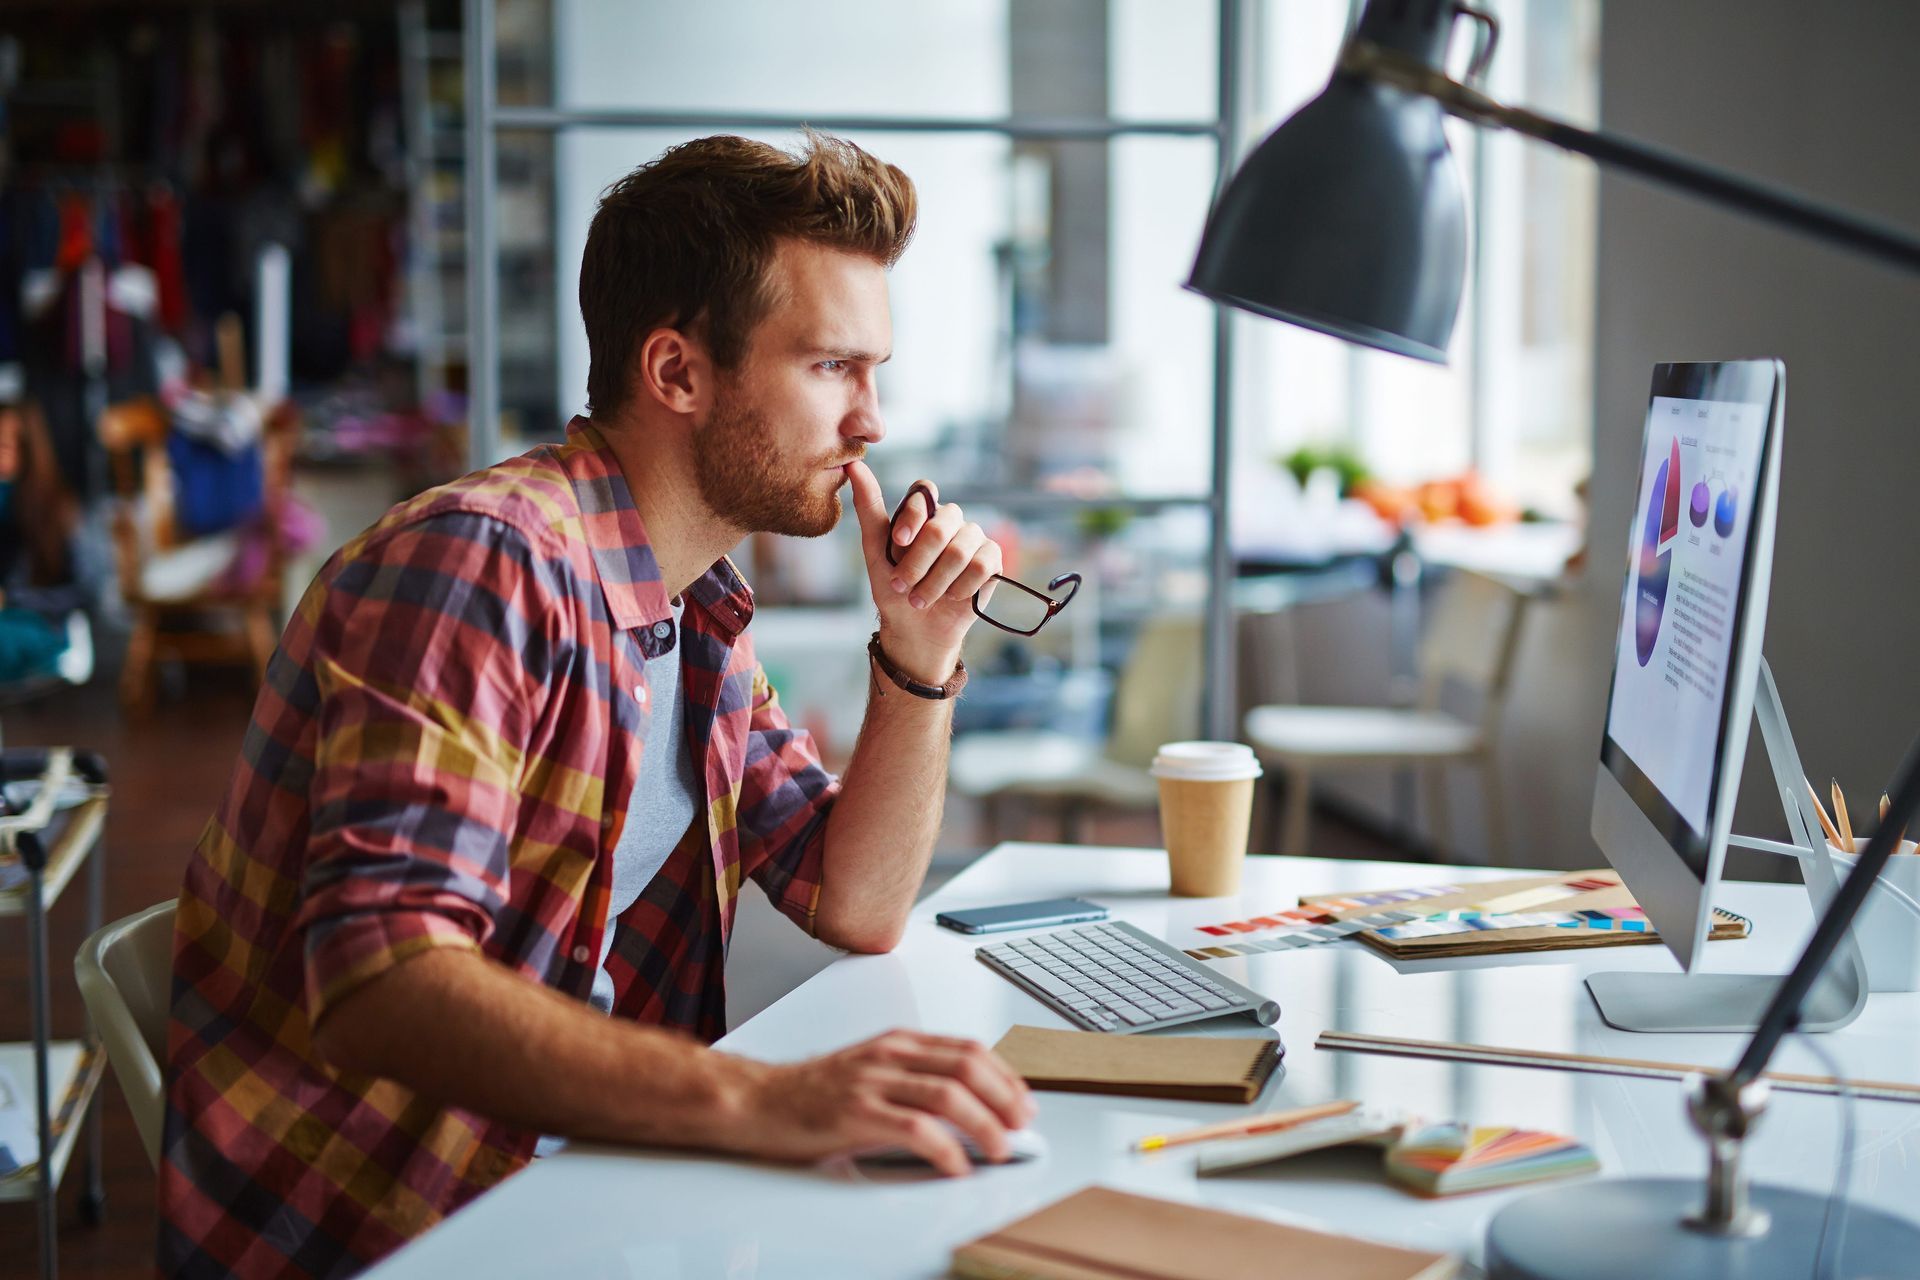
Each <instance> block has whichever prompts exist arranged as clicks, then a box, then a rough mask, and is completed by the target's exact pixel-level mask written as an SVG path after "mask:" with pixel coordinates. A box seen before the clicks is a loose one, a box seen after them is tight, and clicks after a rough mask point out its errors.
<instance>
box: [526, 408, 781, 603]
mask: <svg viewBox="0 0 1920 1280" xmlns="http://www.w3.org/2000/svg"><path fill="white" fill-rule="evenodd" d="M560 460H561V465H562V466H563V467H565V469H566V472H567V478H568V479H569V480H570V481H571V482H572V484H573V493H574V500H575V502H576V503H577V504H578V505H579V508H580V528H581V532H582V534H583V536H584V537H585V540H586V543H587V547H588V549H589V550H590V551H591V552H592V553H593V563H594V568H595V569H596V570H597V571H598V572H599V576H600V586H601V589H602V590H603V591H605V593H606V597H607V616H608V617H609V618H610V619H611V620H612V622H613V625H614V626H616V627H619V628H621V629H622V630H632V629H633V628H635V627H643V626H650V625H652V624H653V623H655V622H659V621H662V620H665V619H670V618H671V617H672V616H673V607H672V602H671V601H670V600H669V599H668V596H667V587H666V583H665V582H664V581H663V580H662V577H661V574H660V562H659V561H658V560H656V559H654V555H653V543H652V542H651V541H650V540H649V539H648V538H647V527H646V525H645V524H644V523H642V521H641V519H640V511H639V509H638V508H637V507H635V506H634V505H633V492H632V490H630V489H628V488H627V478H626V476H625V475H624V474H623V473H622V472H621V470H620V463H619V461H618V460H617V459H616V458H615V457H614V456H613V450H612V449H611V448H609V447H608V445H607V441H606V437H604V436H603V435H601V434H600V429H599V428H598V427H596V426H594V425H593V422H592V420H591V419H589V418H583V417H575V418H574V419H573V421H571V422H569V423H568V424H567V444H566V447H565V448H564V449H562V450H560ZM687 596H688V597H689V598H690V599H692V601H693V602H694V603H695V604H698V605H699V606H700V607H701V609H702V610H704V611H705V612H706V614H707V615H708V616H709V617H711V618H712V619H713V621H714V622H715V623H716V624H717V625H718V626H719V627H720V629H721V630H722V631H724V632H726V633H727V634H728V635H729V636H732V635H738V634H739V633H740V631H741V630H742V629H744V628H745V627H746V625H747V623H748V621H749V620H751V619H752V617H753V592H752V590H751V589H750V588H749V587H748V586H747V582H746V579H745V578H742V577H741V576H740V571H739V570H738V569H736V568H735V567H734V565H733V561H732V560H730V559H728V558H727V557H725V556H722V557H721V558H720V559H718V560H716V561H714V563H713V565H712V567H710V568H709V569H708V570H707V571H706V572H705V573H703V574H701V575H700V577H699V578H698V579H696V580H695V581H694V583H693V585H692V586H690V587H688V588H687Z"/></svg>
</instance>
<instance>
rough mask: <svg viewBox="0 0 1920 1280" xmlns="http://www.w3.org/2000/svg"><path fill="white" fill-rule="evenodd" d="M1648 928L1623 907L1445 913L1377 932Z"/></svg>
mask: <svg viewBox="0 0 1920 1280" xmlns="http://www.w3.org/2000/svg"><path fill="white" fill-rule="evenodd" d="M1652 927H1653V926H1652V925H1651V924H1650V923H1649V922H1648V921H1647V918H1646V916H1645V914H1644V913H1642V912H1641V911H1640V909H1639V908H1638V907H1627V908H1618V909H1616V910H1614V911H1536V912H1531V913H1529V912H1510V913H1507V914H1504V915H1487V914H1485V913H1483V912H1478V911H1449V912H1445V913H1443V914H1441V915H1438V916H1433V917H1430V918H1427V919H1424V920H1412V921H1407V922H1405V923H1402V924H1397V925H1389V926H1387V927H1385V928H1382V929H1381V930H1380V931H1379V932H1380V936H1381V937H1383V938H1388V939H1392V940H1394V941H1399V940H1400V939H1403V938H1434V937H1439V936H1440V935H1442V934H1448V933H1475V932H1487V931H1490V930H1494V929H1547V928H1553V929H1600V930H1616V931H1618V932H1621V933H1645V932H1647V931H1648V930H1650V929H1652Z"/></svg>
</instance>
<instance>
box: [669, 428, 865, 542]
mask: <svg viewBox="0 0 1920 1280" xmlns="http://www.w3.org/2000/svg"><path fill="white" fill-rule="evenodd" d="M774 436H775V431H774V429H773V427H772V426H771V425H770V424H769V423H768V422H767V419H766V417H765V416H764V415H763V414H760V413H756V412H755V411H754V410H752V409H750V408H748V407H747V406H745V405H743V404H741V403H739V402H738V401H737V400H736V399H735V398H734V397H732V396H730V395H727V394H724V393H723V394H722V395H721V396H720V398H719V400H718V402H717V403H716V404H715V405H714V410H713V420H712V421H711V422H709V423H708V424H707V428H706V430H705V431H703V432H701V435H700V442H699V446H698V447H697V448H696V449H695V450H694V477H695V479H696V481H697V482H698V483H699V486H700V497H701V498H702V500H704V501H705V502H706V504H707V507H708V509H709V510H711V511H712V512H713V513H714V514H715V515H717V516H719V517H720V518H721V519H723V520H725V521H726V522H727V523H728V524H731V525H733V526H734V527H735V528H738V529H744V530H746V531H747V532H748V533H784V534H789V535H791V536H793V537H796V538H818V537H820V536H821V535H822V534H825V533H828V532H831V531H832V529H833V527H834V526H835V525H837V524H839V523H840V495H839V493H838V491H837V490H836V491H833V492H823V491H822V481H821V475H820V473H821V472H822V471H825V470H826V469H827V468H829V467H831V466H833V465H834V463H835V461H836V460H839V461H841V462H845V461H848V460H850V459H852V458H858V457H860V456H861V455H862V454H864V453H865V452H866V450H865V447H864V446H862V445H859V444H855V445H854V446H853V449H854V451H853V452H852V453H850V454H848V455H846V456H845V457H841V456H840V455H838V454H836V455H833V456H830V457H825V458H820V459H818V460H815V461H808V462H791V461H788V460H786V459H784V458H782V457H781V456H780V450H779V447H778V445H777V444H776V443H775V440H774Z"/></svg>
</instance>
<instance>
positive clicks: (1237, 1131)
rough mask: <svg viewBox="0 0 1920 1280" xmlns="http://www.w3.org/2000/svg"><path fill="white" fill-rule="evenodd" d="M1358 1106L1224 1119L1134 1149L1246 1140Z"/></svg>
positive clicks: (1340, 1104) (1326, 1106)
mask: <svg viewBox="0 0 1920 1280" xmlns="http://www.w3.org/2000/svg"><path fill="white" fill-rule="evenodd" d="M1359 1105H1360V1104H1359V1103H1357V1102H1322V1103H1319V1104H1317V1105H1315V1106H1311V1107H1295V1108H1294V1109H1293V1110H1291V1111H1270V1112H1268V1113H1267V1114H1266V1115H1262V1116H1249V1117H1247V1118H1246V1119H1245V1120H1224V1121H1222V1122H1221V1123H1219V1124H1206V1125H1201V1126H1200V1127H1199V1128H1198V1129H1182V1130H1180V1131H1179V1132H1178V1133H1156V1134H1154V1135H1153V1136H1152V1137H1148V1138H1142V1139H1140V1141H1138V1142H1136V1143H1134V1144H1133V1149H1134V1150H1135V1151H1158V1150H1160V1149H1161V1148H1162V1147H1178V1146H1183V1145H1185V1144H1186V1143H1189V1142H1207V1141H1209V1140H1211V1139H1213V1138H1244V1137H1249V1136H1251V1135H1253V1134H1256V1133H1272V1132H1274V1131H1276V1130H1279V1129H1291V1128H1293V1127H1294V1126H1295V1125H1301V1124H1307V1123H1308V1122H1310V1121H1313V1120H1325V1119H1327V1118H1328V1117H1329V1116H1343V1115H1345V1114H1347V1112H1349V1111H1352V1110H1353V1109H1354V1108H1355V1107H1357V1106H1359Z"/></svg>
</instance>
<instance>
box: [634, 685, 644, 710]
mask: <svg viewBox="0 0 1920 1280" xmlns="http://www.w3.org/2000/svg"><path fill="white" fill-rule="evenodd" d="M633 700H634V701H635V702H637V703H639V704H640V705H641V706H643V707H644V706H646V705H647V686H645V685H643V684H637V685H635V686H633Z"/></svg>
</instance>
